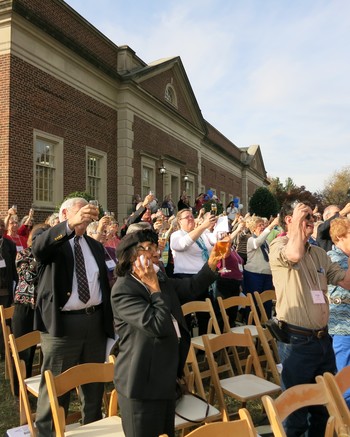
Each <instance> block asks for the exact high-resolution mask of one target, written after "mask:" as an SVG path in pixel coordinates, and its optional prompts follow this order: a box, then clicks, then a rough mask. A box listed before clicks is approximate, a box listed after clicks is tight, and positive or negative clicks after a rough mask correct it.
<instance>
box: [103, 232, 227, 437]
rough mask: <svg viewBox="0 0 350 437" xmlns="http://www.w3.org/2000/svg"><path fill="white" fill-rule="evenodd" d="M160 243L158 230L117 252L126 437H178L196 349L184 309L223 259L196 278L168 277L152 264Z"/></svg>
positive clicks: (116, 310)
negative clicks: (191, 352)
mask: <svg viewBox="0 0 350 437" xmlns="http://www.w3.org/2000/svg"><path fill="white" fill-rule="evenodd" d="M157 241H158V237H157V234H155V233H154V232H153V231H151V230H142V231H138V232H134V233H131V234H128V235H126V236H125V237H124V238H123V239H122V241H121V242H120V244H119V246H118V248H117V258H118V265H117V267H116V273H117V275H118V279H117V282H116V283H115V284H114V286H113V289H112V296H111V300H112V308H113V314H114V321H115V326H116V329H117V332H118V335H119V338H120V340H119V354H118V356H117V360H116V367H115V378H114V382H115V386H116V389H117V392H118V395H119V396H118V402H119V405H120V410H121V416H122V423H123V429H124V433H125V435H126V437H156V436H158V435H160V434H163V433H166V434H168V435H169V437H173V436H174V435H175V431H174V422H175V387H176V378H177V377H178V376H182V374H183V367H184V364H185V361H186V357H187V353H188V349H189V345H190V334H189V332H188V330H187V326H186V322H185V320H184V317H183V314H182V310H181V304H182V303H184V302H186V301H189V300H195V299H196V298H198V297H199V296H200V294H201V293H203V292H204V291H205V290H206V289H207V288H208V286H209V285H210V284H211V283H212V282H213V281H215V279H216V278H217V273H216V265H217V263H218V261H219V259H220V258H221V257H220V255H218V254H217V253H216V251H215V249H213V251H212V254H211V256H210V259H209V261H208V263H207V264H205V265H204V266H203V268H202V270H201V271H200V272H199V273H198V274H197V275H196V276H194V277H192V278H186V279H173V278H168V277H166V275H165V274H164V273H162V274H161V272H158V274H157V273H156V270H157V269H156V268H155V267H157V266H155V265H154V264H153V262H152V259H153V260H155V259H156V257H157ZM160 274H161V275H160Z"/></svg>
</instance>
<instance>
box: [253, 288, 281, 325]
mask: <svg viewBox="0 0 350 437" xmlns="http://www.w3.org/2000/svg"><path fill="white" fill-rule="evenodd" d="M254 298H255V302H256V303H257V306H258V309H259V313H260V322H261V325H263V326H264V324H265V323H266V322H267V321H268V319H269V318H268V317H267V314H266V310H265V307H264V303H265V302H268V301H270V300H271V301H273V302H274V301H276V292H275V290H265V291H263V292H262V293H259V292H258V291H254ZM255 323H257V321H256V320H255Z"/></svg>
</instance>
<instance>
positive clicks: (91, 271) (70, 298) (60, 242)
mask: <svg viewBox="0 0 350 437" xmlns="http://www.w3.org/2000/svg"><path fill="white" fill-rule="evenodd" d="M59 216H60V223H59V224H58V225H56V226H54V227H52V228H50V229H48V230H46V231H44V232H43V233H41V234H39V235H37V236H36V237H35V239H34V241H33V245H32V250H33V254H34V256H35V258H36V259H37V261H39V262H40V264H41V269H42V270H41V277H40V280H39V284H38V296H37V308H36V314H35V329H39V330H40V331H41V348H42V352H43V366H42V373H43V375H44V371H45V370H47V369H50V370H51V371H52V372H53V373H54V374H55V375H57V374H60V373H62V372H64V371H65V370H66V369H68V368H69V367H72V366H74V365H76V364H81V363H87V362H104V361H105V354H106V340H107V336H109V337H113V336H114V329H113V319H112V312H111V306H110V288H109V283H108V277H107V268H106V264H105V255H104V249H103V246H102V245H101V243H99V242H98V241H96V240H94V239H93V238H91V237H88V236H87V235H85V230H86V227H87V225H88V224H89V223H90V222H91V221H92V220H97V219H98V208H97V207H96V206H93V205H90V204H88V203H87V202H86V200H85V199H82V198H72V199H68V200H67V201H65V202H64V203H63V204H62V205H61V208H60V214H59ZM79 237H80V238H79ZM81 392H82V416H83V423H90V422H93V421H95V420H98V419H100V418H101V403H102V395H103V385H102V384H89V385H86V386H84V387H82V389H81ZM68 403H69V395H68V396H67V397H65V398H63V399H62V400H61V405H63V406H64V407H65V408H66V409H67V408H68ZM36 427H37V430H38V436H39V437H41V436H42V437H47V436H50V435H51V432H52V417H51V411H50V405H49V401H48V394H47V389H46V384H45V378H44V376H43V377H42V380H41V384H40V390H39V398H38V406H37V418H36Z"/></svg>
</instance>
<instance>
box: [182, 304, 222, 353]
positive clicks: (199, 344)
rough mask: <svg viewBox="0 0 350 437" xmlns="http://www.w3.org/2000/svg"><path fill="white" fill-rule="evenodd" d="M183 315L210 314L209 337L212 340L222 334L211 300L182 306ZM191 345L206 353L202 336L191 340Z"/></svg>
mask: <svg viewBox="0 0 350 437" xmlns="http://www.w3.org/2000/svg"><path fill="white" fill-rule="evenodd" d="M181 308H182V313H183V315H184V316H188V315H191V314H193V315H195V314H196V313H208V315H209V321H208V328H207V335H209V337H210V338H212V337H215V336H216V335H219V334H221V331H220V328H219V324H218V321H217V319H216V314H215V311H214V308H213V305H212V303H211V300H210V299H209V298H206V299H205V301H201V300H194V301H192V302H187V303H185V304H183V305H182V306H181ZM191 343H192V344H193V346H194V347H195V349H200V350H202V351H204V345H203V339H202V336H201V335H200V336H195V337H192V338H191Z"/></svg>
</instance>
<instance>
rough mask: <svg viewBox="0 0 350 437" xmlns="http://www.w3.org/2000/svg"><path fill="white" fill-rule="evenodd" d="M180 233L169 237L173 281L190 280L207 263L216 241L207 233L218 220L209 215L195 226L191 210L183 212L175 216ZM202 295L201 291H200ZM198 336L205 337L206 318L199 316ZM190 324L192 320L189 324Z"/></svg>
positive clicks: (205, 316) (205, 296)
mask: <svg viewBox="0 0 350 437" xmlns="http://www.w3.org/2000/svg"><path fill="white" fill-rule="evenodd" d="M176 219H177V224H178V227H179V229H178V230H177V231H176V232H173V233H172V234H171V236H170V249H171V251H172V256H173V260H174V277H175V278H190V277H192V276H193V275H195V274H196V273H198V272H199V270H200V269H201V268H202V267H203V265H204V264H205V263H206V262H207V260H208V258H209V255H210V252H211V251H212V249H213V246H214V244H215V243H216V238H215V237H214V235H213V234H212V233H211V232H210V231H211V230H212V229H213V227H214V226H215V223H216V221H217V218H216V217H215V216H214V215H211V214H210V213H208V214H207V215H206V216H204V219H203V221H202V222H201V223H200V224H199V225H198V226H196V222H195V219H194V217H193V214H192V210H191V209H189V208H187V209H182V210H181V211H179V212H178V213H177V215H176ZM203 291H204V290H203ZM205 291H206V294H203V297H202V299H203V300H205V299H206V298H207V297H209V293H208V290H205ZM197 319H198V329H199V335H201V334H204V333H206V331H207V325H208V315H207V314H205V313H201V314H198V317H197ZM188 323H189V324H190V323H191V320H188Z"/></svg>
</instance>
